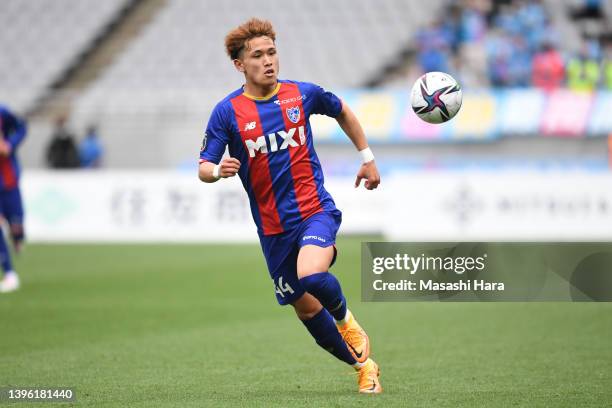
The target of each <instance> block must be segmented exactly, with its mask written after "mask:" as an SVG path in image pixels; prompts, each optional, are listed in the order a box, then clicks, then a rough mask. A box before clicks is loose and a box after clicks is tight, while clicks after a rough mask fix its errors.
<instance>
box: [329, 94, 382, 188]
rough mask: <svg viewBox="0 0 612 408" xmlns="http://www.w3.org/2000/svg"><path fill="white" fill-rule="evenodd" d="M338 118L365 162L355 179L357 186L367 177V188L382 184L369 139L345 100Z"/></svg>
mask: <svg viewBox="0 0 612 408" xmlns="http://www.w3.org/2000/svg"><path fill="white" fill-rule="evenodd" d="M336 120H337V121H338V124H339V125H340V127H341V128H342V130H343V131H344V133H346V135H347V136H348V137H349V139H351V142H353V145H355V147H356V148H357V150H358V151H359V152H360V153H361V156H362V158H363V164H362V165H361V167H360V168H359V171H358V172H357V178H356V179H355V187H359V184H360V183H361V180H362V179H366V181H365V188H367V189H368V190H374V189H375V188H376V187H378V185H379V184H380V175H379V174H378V168H377V167H376V163H375V162H374V155H373V154H372V151H371V150H370V148H369V147H368V141H367V140H366V136H365V133H364V132H363V128H362V127H361V124H360V123H359V120H358V119H357V116H355V114H354V113H353V111H352V110H351V108H349V106H348V105H347V104H346V103H344V101H343V102H342V111H340V114H339V115H338V116H337V117H336Z"/></svg>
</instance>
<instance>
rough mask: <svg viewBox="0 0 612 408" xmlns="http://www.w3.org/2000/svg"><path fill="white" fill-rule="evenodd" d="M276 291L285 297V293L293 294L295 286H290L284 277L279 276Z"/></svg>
mask: <svg viewBox="0 0 612 408" xmlns="http://www.w3.org/2000/svg"><path fill="white" fill-rule="evenodd" d="M274 291H275V292H276V293H278V294H279V295H280V297H283V298H284V297H285V293H290V294H293V288H292V287H291V286H289V284H288V283H285V282H283V277H282V276H281V277H280V278H278V281H277V283H276V286H275V288H274Z"/></svg>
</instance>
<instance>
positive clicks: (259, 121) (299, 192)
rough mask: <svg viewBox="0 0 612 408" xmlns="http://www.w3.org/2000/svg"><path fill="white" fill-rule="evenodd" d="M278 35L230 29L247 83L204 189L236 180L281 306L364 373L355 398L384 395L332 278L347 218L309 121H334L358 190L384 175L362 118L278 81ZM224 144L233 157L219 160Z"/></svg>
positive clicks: (209, 147) (223, 111)
mask: <svg viewBox="0 0 612 408" xmlns="http://www.w3.org/2000/svg"><path fill="white" fill-rule="evenodd" d="M275 38H276V36H275V32H274V29H273V27H272V24H271V23H270V22H269V21H263V20H258V19H251V20H249V21H247V22H246V23H244V24H242V25H240V26H239V27H237V28H235V29H234V30H232V31H231V32H230V33H229V34H228V35H227V37H226V38H225V47H226V51H227V53H228V55H229V57H230V58H231V59H232V61H233V63H234V66H235V68H236V69H237V70H238V71H240V72H242V73H244V77H245V84H244V86H242V87H241V88H240V89H238V90H236V91H234V92H232V93H231V94H229V95H228V96H227V97H226V98H225V99H223V100H222V101H221V102H219V103H218V104H217V105H216V107H215V108H214V110H213V112H212V114H211V117H210V119H209V122H208V126H207V128H206V133H205V134H204V141H203V143H202V148H201V150H200V165H199V177H200V179H201V180H202V181H204V182H206V183H213V182H215V181H217V180H219V179H221V178H227V177H233V176H235V175H236V174H238V176H239V177H240V179H241V181H242V184H243V186H244V189H245V190H246V192H247V194H248V197H249V201H250V205H251V213H252V215H253V219H254V220H255V223H256V224H257V231H258V234H259V239H260V243H261V247H262V249H263V253H264V256H265V258H266V263H267V266H268V270H269V272H270V276H271V278H272V279H273V281H274V286H275V292H276V299H277V301H278V303H279V304H281V305H287V304H291V305H292V306H293V307H294V309H295V311H296V314H297V316H298V318H299V319H300V320H301V321H302V323H303V324H304V325H305V326H306V329H308V331H309V332H310V334H311V335H312V336H313V337H314V339H315V341H316V343H317V344H318V345H319V346H321V347H322V348H323V349H325V350H326V351H329V352H330V353H331V354H333V355H334V356H335V357H337V358H338V359H340V360H342V361H344V362H346V363H348V364H350V365H352V366H353V367H354V368H355V370H357V372H358V374H359V378H358V383H359V392H361V393H380V392H381V391H382V387H381V385H380V382H379V379H378V377H379V375H380V372H379V369H378V365H377V364H376V363H375V362H374V361H373V360H372V359H371V358H369V354H370V343H369V339H368V336H367V334H366V333H365V331H364V330H363V329H362V328H361V327H360V325H359V324H358V323H357V321H356V320H355V318H354V316H353V315H352V314H351V312H350V311H349V310H348V309H347V304H346V299H345V297H344V295H343V293H342V289H341V287H340V283H339V282H338V280H337V279H336V277H335V276H334V275H332V274H331V273H329V272H328V269H329V267H330V266H331V265H333V263H334V261H335V259H336V248H335V240H336V233H337V231H338V228H339V227H340V222H341V219H342V214H341V212H340V211H339V210H338V209H337V208H336V205H335V204H334V200H333V199H332V197H331V196H330V195H329V193H328V192H327V191H326V190H325V188H324V187H323V172H322V169H321V164H320V162H319V159H318V157H317V154H316V152H315V150H314V147H313V136H312V130H311V127H310V123H309V117H310V115H313V114H324V115H327V116H331V117H333V118H336V120H337V121H338V123H339V125H340V126H341V128H342V129H343V130H344V132H345V133H346V134H347V135H348V137H349V139H350V140H351V141H352V142H353V144H354V145H355V147H356V148H357V149H358V150H359V151H360V152H361V155H362V158H363V164H362V165H361V168H360V169H359V171H358V172H357V179H356V181H355V187H358V186H359V184H361V181H362V180H363V179H365V180H366V181H365V183H364V184H365V188H367V189H368V190H372V189H375V188H376V187H377V186H378V184H379V183H380V177H379V174H378V170H377V168H376V164H375V163H374V156H373V154H372V152H371V150H370V149H369V148H368V144H367V141H366V138H365V135H364V133H363V130H362V128H361V125H360V124H359V121H358V120H357V118H356V117H355V115H354V114H353V112H352V111H351V110H350V109H349V107H348V106H347V105H346V104H344V103H343V102H342V101H341V100H340V99H339V98H338V97H337V96H336V95H334V94H332V93H330V92H326V91H324V90H323V89H322V88H320V87H319V86H317V85H314V84H311V83H306V82H294V81H287V80H279V79H278V78H277V76H278V67H279V63H278V54H277V52H276V47H275ZM226 146H228V147H229V155H230V157H226V158H223V154H224V152H225V148H226Z"/></svg>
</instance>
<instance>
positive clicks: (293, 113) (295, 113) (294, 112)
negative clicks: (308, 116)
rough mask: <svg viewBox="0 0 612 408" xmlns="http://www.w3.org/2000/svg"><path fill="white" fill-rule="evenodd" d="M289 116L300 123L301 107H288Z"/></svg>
mask: <svg viewBox="0 0 612 408" xmlns="http://www.w3.org/2000/svg"><path fill="white" fill-rule="evenodd" d="M286 112H287V117H288V118H289V120H290V121H291V122H293V123H298V122H299V120H300V107H299V106H294V107H292V108H287V110H286Z"/></svg>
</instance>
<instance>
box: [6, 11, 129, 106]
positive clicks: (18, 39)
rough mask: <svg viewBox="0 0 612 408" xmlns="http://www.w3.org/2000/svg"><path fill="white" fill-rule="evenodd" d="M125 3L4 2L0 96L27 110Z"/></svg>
mask: <svg viewBox="0 0 612 408" xmlns="http://www.w3.org/2000/svg"><path fill="white" fill-rule="evenodd" d="M128 3H129V1H128V0H105V1H97V0H54V1H21V0H3V1H2V12H1V13H0V27H2V35H0V49H1V50H2V58H0V94H1V95H2V99H3V100H4V101H5V102H6V103H9V102H10V105H11V106H12V108H13V109H15V110H17V111H21V112H26V111H28V110H29V109H30V108H31V107H32V105H33V104H34V102H35V101H36V100H37V99H38V98H40V97H41V96H42V95H43V94H44V93H45V92H46V90H47V89H48V88H49V87H50V86H51V85H52V84H53V83H54V82H55V81H56V80H58V79H59V77H60V76H61V75H62V74H63V73H64V72H65V71H66V70H67V69H68V68H69V67H70V66H71V65H72V64H74V63H75V61H76V60H77V59H78V57H79V56H80V54H81V53H82V52H83V51H84V50H85V49H86V48H87V47H88V46H90V45H91V43H92V42H93V41H94V40H95V39H96V37H97V36H98V35H99V34H100V33H101V32H102V31H103V30H104V28H105V27H107V26H108V24H109V23H110V22H112V21H113V20H114V18H116V16H117V15H118V14H119V13H120V12H121V10H123V8H124V7H126V6H127V4H128Z"/></svg>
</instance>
